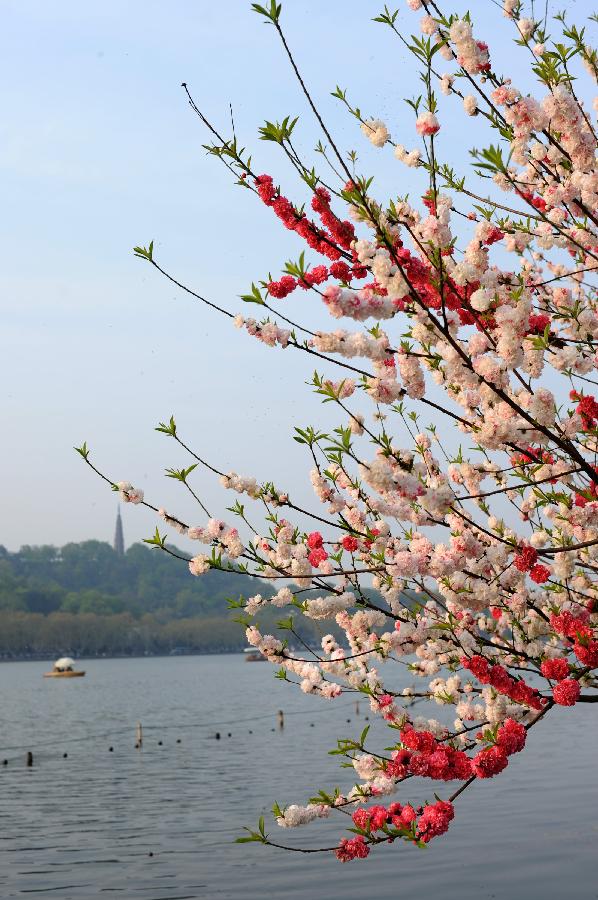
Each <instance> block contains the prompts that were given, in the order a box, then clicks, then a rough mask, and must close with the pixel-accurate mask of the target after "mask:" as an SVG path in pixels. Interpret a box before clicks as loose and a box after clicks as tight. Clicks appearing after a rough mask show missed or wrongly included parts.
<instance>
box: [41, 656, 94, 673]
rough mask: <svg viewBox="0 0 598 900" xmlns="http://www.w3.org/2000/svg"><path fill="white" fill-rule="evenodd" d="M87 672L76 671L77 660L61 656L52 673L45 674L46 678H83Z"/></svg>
mask: <svg viewBox="0 0 598 900" xmlns="http://www.w3.org/2000/svg"><path fill="white" fill-rule="evenodd" d="M84 675H85V672H82V671H81V670H80V669H75V660H74V659H71V658H70V656H61V658H60V659H57V660H56V662H55V663H54V666H53V667H52V671H51V672H44V678H83V676H84Z"/></svg>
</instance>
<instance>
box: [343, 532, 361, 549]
mask: <svg viewBox="0 0 598 900" xmlns="http://www.w3.org/2000/svg"><path fill="white" fill-rule="evenodd" d="M341 544H342V545H343V547H344V548H345V550H348V551H349V552H350V553H353V551H354V550H357V548H358V547H359V541H358V540H357V538H356V537H353V535H352V534H346V535H345V536H344V538H343V539H342V541H341Z"/></svg>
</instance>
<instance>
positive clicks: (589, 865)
mask: <svg viewBox="0 0 598 900" xmlns="http://www.w3.org/2000/svg"><path fill="white" fill-rule="evenodd" d="M48 666H49V664H48V665H46V664H44V663H39V662H26V663H25V662H24V663H10V664H5V665H1V666H0V683H1V688H2V689H1V694H0V696H1V702H2V705H1V713H0V715H1V725H2V727H1V731H0V760H1V759H4V758H7V759H8V760H9V764H8V766H4V767H2V766H0V779H1V782H2V792H1V796H0V896H1V897H2V898H3V900H4V898H12V897H25V896H31V895H34V896H35V895H36V894H37V893H39V894H43V895H44V896H47V897H56V898H60V900H80V898H91V897H95V898H110V897H114V898H119V897H120V898H140V900H187V898H189V900H191V898H214V900H225V898H227V900H228V898H234V900H236V898H244V900H257V898H263V897H268V898H270V900H279V898H284V900H286V898H294V900H311V898H315V897H322V898H326V900H341V898H342V900H357V898H359V900H364V898H368V900H387V898H388V900H390V898H393V900H401V898H406V900H407V898H409V900H412V898H413V897H414V896H417V897H421V898H431V897H438V898H441V900H486V898H496V900H507V898H508V900H552V898H554V900H557V898H558V900H563V898H568V900H594V898H598V815H597V801H598V788H597V774H596V773H597V771H598V767H597V766H596V762H597V760H598V756H597V748H598V707H596V706H592V705H584V706H579V707H575V708H573V709H559V710H557V711H556V713H555V714H551V715H549V716H547V717H546V720H545V721H543V722H542V723H538V725H537V726H536V727H535V728H534V729H532V731H531V732H530V735H529V739H528V748H526V751H524V752H523V753H521V754H518V755H517V756H515V757H513V758H512V760H511V763H510V765H509V769H508V770H507V771H506V772H505V773H503V775H501V776H499V777H497V778H495V779H492V780H491V781H486V782H483V783H479V784H474V785H473V786H472V787H471V788H470V789H469V790H467V791H466V792H465V793H464V794H463V795H462V796H461V797H460V798H459V799H458V800H457V801H456V804H455V806H456V817H455V819H454V821H453V822H452V824H451V827H450V830H449V832H448V834H446V835H444V836H443V837H441V838H438V839H437V840H436V841H434V842H432V844H430V846H429V847H428V848H427V849H426V850H418V849H417V848H415V847H411V846H408V845H406V844H403V843H400V844H395V845H394V846H392V847H381V848H378V850H377V852H373V853H372V854H371V855H370V857H369V859H367V860H364V861H360V860H357V861H355V862H353V863H347V864H344V865H343V864H341V863H338V862H337V861H336V860H335V859H334V857H333V856H332V855H331V854H314V855H313V856H305V855H303V854H299V853H285V852H283V851H279V850H274V849H272V848H269V847H262V846H260V845H257V844H255V845H254V844H234V843H232V841H233V840H234V838H235V837H236V836H237V835H239V834H240V833H241V827H242V826H243V825H245V824H247V825H254V824H255V823H256V822H257V819H258V816H259V815H260V813H262V812H264V813H266V818H267V825H268V810H269V808H270V807H271V805H272V803H273V802H274V801H275V800H277V801H278V802H279V803H280V804H281V805H282V804H284V803H286V804H288V803H292V802H297V803H304V802H306V800H307V798H308V797H309V796H311V794H312V793H313V792H314V789H316V788H319V787H325V788H332V787H334V786H335V785H337V784H338V785H339V786H341V788H345V787H347V786H348V785H349V784H350V783H351V782H350V773H347V771H346V770H343V769H340V768H338V758H336V757H329V756H327V754H326V751H327V750H328V749H330V748H332V747H333V746H334V744H335V740H336V738H337V737H340V736H355V735H357V734H358V733H359V732H360V730H361V728H362V727H363V726H364V724H365V722H364V715H365V714H366V713H367V709H366V704H365V703H364V702H363V701H361V704H360V715H356V713H355V704H354V701H350V700H348V699H346V698H345V697H341V698H339V700H337V701H334V702H332V703H327V702H326V701H322V700H318V699H317V698H311V697H306V696H304V695H302V694H301V693H300V692H299V691H298V689H297V688H294V687H292V686H290V685H286V684H284V683H283V682H280V681H277V680H275V679H274V677H273V672H274V669H273V667H272V666H270V665H268V664H266V663H264V664H255V665H248V664H247V663H245V661H244V660H243V658H242V657H241V656H240V655H237V656H233V655H222V656H203V657H174V658H169V659H131V660H94V661H86V662H85V663H84V664H83V667H84V668H85V669H86V670H87V676H86V677H85V678H83V679H73V680H53V679H43V678H42V677H41V676H42V673H43V672H44V671H46V670H47V668H48ZM280 708H282V709H284V711H285V726H284V729H283V730H282V731H281V730H279V729H278V728H277V727H276V712H277V710H278V709H280ZM347 719H351V722H350V723H348V722H347ZM138 720H140V721H141V722H142V724H143V729H144V742H143V749H142V750H141V751H139V750H135V748H134V743H135V725H136V723H137V721H138ZM379 727H380V726H379ZM216 731H219V732H220V734H221V736H222V738H221V740H219V741H217V740H215V738H214V734H215V732H216ZM384 731H385V730H384V729H383V728H381V732H380V733H381V738H380V741H379V742H378V744H377V746H378V747H380V746H385V745H386V744H387V743H388V738H387V734H388V733H386V734H384ZM229 732H230V734H231V736H230V737H229V736H228V733H229ZM159 741H162V745H159V743H158V742H159ZM109 747H113V752H110V751H109ZM27 750H32V751H33V753H34V766H33V768H27V767H26V766H25V753H26V751H27ZM64 753H67V754H68V756H67V758H64V757H63V754H64ZM417 781H420V780H419V779H417ZM404 790H405V793H404V794H403V793H402V792H401V794H399V795H397V799H404V800H405V801H406V800H407V799H409V797H411V798H413V799H415V800H422V799H423V798H424V797H426V796H428V799H430V800H433V796H432V794H431V791H430V787H429V784H424V783H423V782H421V783H420V785H419V786H418V785H417V784H416V780H415V779H413V780H411V781H410V782H408V783H407V784H406V785H405V786H404ZM414 790H415V791H419V794H417V793H414ZM450 790H454V787H453V786H449V790H447V786H445V785H443V786H442V787H441V788H440V790H439V793H440V795H441V796H447V795H448V793H450ZM422 791H423V792H424V793H422ZM339 820H340V816H339V817H338V819H337V817H335V818H334V822H332V823H331V822H321V823H318V824H317V826H316V827H315V828H314V827H308V828H307V829H295V830H289V829H285V830H283V829H280V828H278V827H277V826H276V825H275V824H274V823H273V822H272V820H271V819H270V822H272V825H268V830H269V831H270V832H271V833H273V839H274V840H279V841H280V842H281V843H296V844H298V845H299V844H301V845H303V846H312V847H317V846H330V845H331V844H335V843H336V842H337V840H338V835H339V829H340V824H341V822H340V821H339ZM342 821H344V817H343V820H342Z"/></svg>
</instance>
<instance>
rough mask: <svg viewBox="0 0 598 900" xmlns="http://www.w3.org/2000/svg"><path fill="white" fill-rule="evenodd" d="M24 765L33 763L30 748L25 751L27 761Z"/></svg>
mask: <svg viewBox="0 0 598 900" xmlns="http://www.w3.org/2000/svg"><path fill="white" fill-rule="evenodd" d="M26 765H28V766H32V765H33V753H32V752H31V750H28V751H27V763H26Z"/></svg>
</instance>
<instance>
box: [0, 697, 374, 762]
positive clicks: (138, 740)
mask: <svg viewBox="0 0 598 900" xmlns="http://www.w3.org/2000/svg"><path fill="white" fill-rule="evenodd" d="M355 715H357V716H358V715H359V700H356V701H355ZM366 718H367V716H366ZM276 721H277V724H278V728H279V730H282V729H283V728H284V712H283V710H282V709H279V710H278V712H277V713H276ZM350 721H351V720H350V719H347V722H350ZM312 725H313V723H312ZM272 731H274V729H272ZM228 736H229V737H231V733H230V732H229V733H228ZM214 737H215V738H216V740H217V741H219V740H220V738H221V734H220V732H219V731H217V732H216V733H215V735H214ZM180 743H181V739H180V738H177V744H180ZM158 744H160V745H161V744H162V741H158ZM142 748H143V726H142V724H141V722H137V725H136V726H135V749H136V750H141V749H142ZM109 750H110V752H112V751H113V750H114V747H110V748H109ZM62 755H63V757H67V756H68V753H63V754H62ZM2 765H4V766H7V765H8V760H7V759H4V760H2ZM25 765H26V766H27V767H29V768H30V767H31V766H33V753H32V752H31V750H28V751H27V755H26V757H25Z"/></svg>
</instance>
